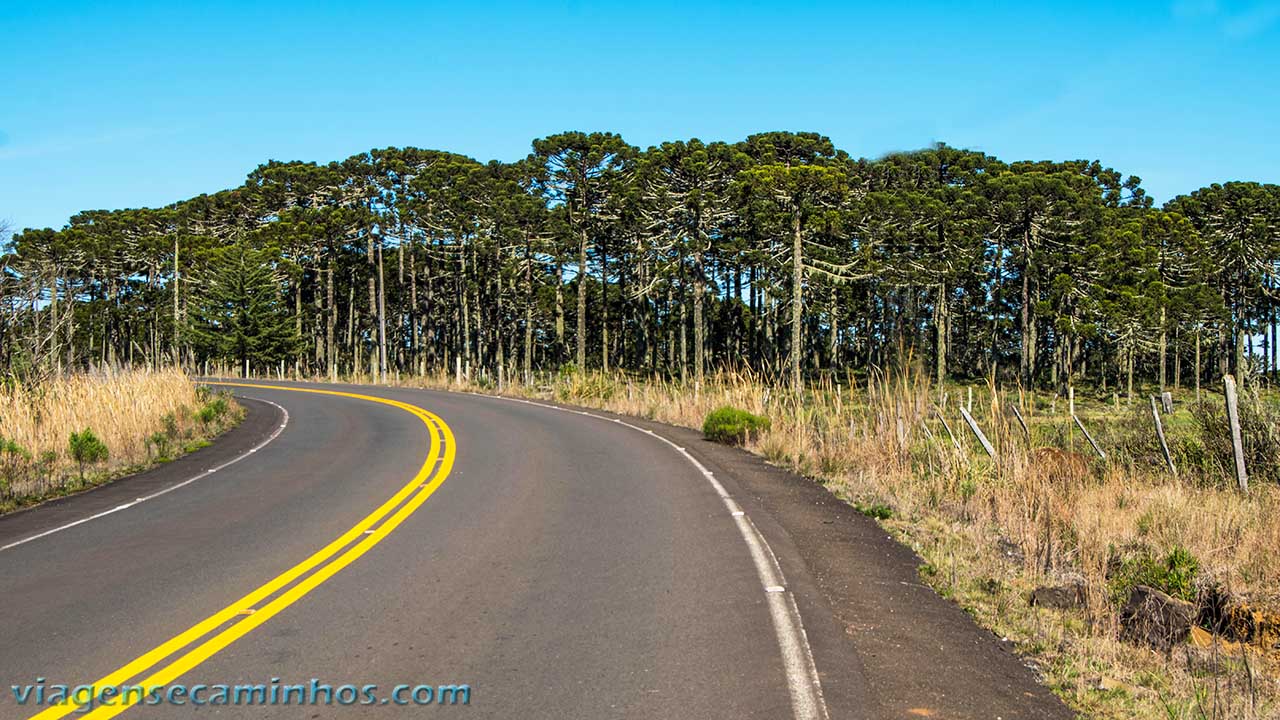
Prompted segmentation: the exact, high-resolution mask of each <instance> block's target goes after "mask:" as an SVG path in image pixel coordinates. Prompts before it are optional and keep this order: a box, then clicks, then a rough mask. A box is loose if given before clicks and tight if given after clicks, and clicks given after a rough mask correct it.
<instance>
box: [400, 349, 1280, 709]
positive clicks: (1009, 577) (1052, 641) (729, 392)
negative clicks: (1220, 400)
mask: <svg viewBox="0 0 1280 720" xmlns="http://www.w3.org/2000/svg"><path fill="white" fill-rule="evenodd" d="M406 382H407V383H411V384H419V385H426V386H433V387H444V388H451V389H468V390H479V391H486V392H494V391H496V388H494V387H493V386H492V384H491V383H487V382H466V383H463V384H462V387H459V385H458V384H457V383H455V382H454V379H453V378H451V377H449V376H447V375H441V376H437V377H433V378H427V379H415V380H412V381H406ZM503 392H504V393H505V394H513V395H523V396H533V397H543V398H553V399H556V400H560V401H564V402H569V403H575V404H580V405H587V406H592V407H598V408H602V409H608V410H612V411H615V412H622V413H628V414H632V415H636V416H640V417H645V418H650V419H654V420H659V421H663V422H667V423H672V424H676V425H683V426H686V427H694V428H697V427H700V426H701V424H702V421H703V419H704V418H705V417H706V415H707V413H709V412H710V411H711V410H713V409H715V408H717V407H720V406H723V405H732V406H735V407H738V408H742V409H744V410H749V411H751V412H753V413H757V414H762V415H766V416H768V417H769V418H770V419H771V420H772V429H771V430H769V431H767V432H764V433H762V434H761V435H760V436H758V437H757V438H755V439H754V441H753V442H752V443H751V445H750V447H749V449H750V450H752V451H754V452H757V453H759V454H761V455H763V456H765V457H766V458H767V459H768V460H770V461H771V462H774V463H776V464H779V465H782V466H785V467H788V468H791V469H793V470H796V471H798V472H800V473H802V474H805V475H807V476H810V477H814V478H817V479H819V480H820V481H821V482H823V483H825V484H826V485H827V486H828V487H829V488H831V489H832V490H833V491H834V492H836V493H837V494H838V495H840V496H842V497H843V498H845V499H846V500H847V501H849V502H851V503H855V504H857V505H859V506H860V507H874V506H887V507H888V508H889V509H890V510H891V512H892V517H891V518H890V519H887V520H885V521H884V524H885V525H886V526H887V527H888V528H890V530H891V531H893V532H894V533H895V534H896V535H897V537H899V538H900V539H901V540H903V541H904V542H906V543H908V544H910V545H911V546H912V547H913V548H915V549H916V550H917V552H919V553H920V554H921V556H922V558H923V559H924V561H925V564H924V566H923V567H922V575H923V576H924V577H925V578H926V579H927V580H928V581H929V582H930V583H931V584H932V585H933V586H934V587H935V588H936V589H937V590H938V591H939V592H940V593H942V594H943V595H945V596H947V597H950V598H952V599H953V600H954V601H956V602H957V603H959V604H961V605H962V606H964V607H965V608H966V609H968V610H969V611H970V612H971V613H972V614H973V615H974V616H975V617H976V618H977V619H978V620H979V622H980V623H982V624H983V625H985V626H986V627H989V628H991V629H992V630H994V631H995V632H997V633H998V634H1000V635H1001V636H1004V637H1008V638H1009V639H1011V640H1013V641H1015V642H1016V643H1017V644H1018V646H1019V648H1020V649H1021V650H1022V651H1023V652H1025V653H1026V654H1027V655H1028V656H1029V657H1030V658H1031V659H1032V660H1033V661H1034V662H1036V664H1037V666H1038V667H1039V668H1040V671H1041V672H1042V674H1043V676H1044V679H1045V681H1046V682H1047V683H1048V684H1049V685H1050V686H1052V687H1053V688H1054V689H1055V690H1056V691H1058V692H1059V693H1060V694H1061V695H1062V696H1063V697H1064V698H1065V699H1066V700H1067V701H1068V702H1069V703H1070V704H1071V705H1073V706H1074V707H1076V708H1078V709H1079V710H1081V711H1082V712H1083V713H1084V714H1085V715H1086V716H1088V717H1100V718H1130V717H1161V718H1203V719H1205V720H1209V719H1217V718H1269V717H1280V680H1278V678H1277V662H1276V653H1275V650H1276V648H1268V647H1253V646H1249V647H1248V648H1247V649H1245V648H1242V646H1240V645H1234V644H1232V645H1223V646H1221V647H1219V646H1214V647H1213V648H1212V649H1199V648H1193V647H1190V646H1188V647H1180V648H1175V649H1174V650H1173V651H1172V652H1170V653H1160V652H1156V651H1152V650H1147V649H1144V648H1139V647H1135V646H1132V645H1129V644H1126V643H1123V642H1121V641H1119V640H1118V639H1117V638H1118V632H1117V623H1118V621H1117V614H1118V609H1119V608H1118V605H1117V603H1118V600H1119V601H1122V600H1123V592H1124V591H1125V590H1126V588H1117V585H1116V579H1115V575H1116V567H1117V565H1118V564H1120V563H1122V562H1124V561H1125V559H1126V558H1131V557H1134V556H1135V555H1138V554H1141V553H1148V554H1151V555H1153V556H1157V557H1159V556H1162V555H1163V554H1165V553H1167V552H1169V551H1170V550H1172V549H1174V548H1183V549H1185V550H1187V551H1189V552H1190V553H1191V554H1192V555H1193V556H1194V557H1195V558H1196V559H1197V560H1198V563H1199V572H1198V575H1197V577H1196V584H1197V587H1199V588H1201V589H1205V588H1211V587H1212V588H1217V589H1219V590H1222V591H1225V592H1228V593H1230V594H1232V595H1233V596H1235V597H1237V598H1245V599H1248V600H1249V601H1250V602H1251V603H1253V604H1254V605H1255V606H1259V607H1264V608H1271V609H1276V608H1277V607H1280V598H1278V597H1277V595H1278V594H1280V552H1277V550H1278V549H1280V491H1278V490H1277V487H1276V486H1275V485H1274V484H1268V483H1256V484H1255V486H1254V488H1253V492H1252V494H1250V495H1249V496H1247V497H1245V496H1242V495H1241V494H1240V493H1238V492H1237V491H1235V490H1234V489H1233V487H1232V486H1231V484H1230V483H1229V482H1228V481H1227V479H1226V478H1225V477H1223V476H1221V474H1220V473H1219V474H1215V473H1214V472H1213V471H1212V467H1211V466H1212V463H1202V464H1201V465H1202V466H1197V467H1184V468H1183V472H1182V473H1181V474H1180V477H1179V479H1173V478H1172V477H1170V476H1169V475H1168V474H1166V473H1165V472H1164V470H1163V468H1162V466H1161V465H1160V462H1161V461H1160V460H1159V456H1154V457H1153V456H1152V454H1151V453H1152V450H1151V448H1152V444H1151V443H1152V442H1153V441H1148V440H1147V439H1145V438H1147V436H1152V437H1153V436H1154V432H1153V430H1152V428H1150V427H1146V426H1144V425H1143V424H1142V422H1143V421H1142V419H1143V417H1144V416H1143V414H1142V412H1143V411H1142V409H1141V408H1136V409H1133V410H1125V409H1123V408H1121V409H1116V408H1114V407H1113V405H1112V404H1111V403H1108V402H1105V401H1103V402H1096V403H1093V405H1092V406H1090V407H1088V408H1087V411H1086V410H1085V409H1082V410H1081V414H1082V415H1084V416H1085V418H1086V422H1090V423H1099V424H1100V423H1102V422H1103V421H1104V420H1108V419H1109V420H1111V421H1115V422H1112V423H1110V426H1109V427H1106V428H1098V427H1095V428H1094V434H1095V436H1097V437H1098V438H1099V442H1100V443H1101V444H1103V445H1104V446H1109V447H1112V452H1111V453H1110V455H1109V459H1108V461H1107V462H1103V461H1101V460H1099V459H1097V458H1096V457H1094V456H1093V455H1092V450H1091V449H1090V448H1089V446H1088V445H1087V444H1086V442H1085V441H1084V440H1083V438H1082V437H1081V436H1080V434H1079V433H1078V431H1076V430H1075V429H1074V428H1072V427H1071V425H1070V422H1069V420H1068V419H1067V415H1066V412H1067V409H1066V402H1065V400H1061V399H1059V400H1057V401H1056V402H1054V401H1052V400H1049V399H1046V398H1035V397H1031V396H1030V395H1028V394H1025V393H1018V392H1010V393H1002V392H998V391H996V390H995V389H994V388H993V387H986V388H983V387H978V388H977V389H976V392H975V391H974V389H959V390H958V389H956V388H951V393H952V396H951V397H950V398H945V397H939V393H937V390H936V389H935V388H933V387H931V386H930V384H929V383H928V382H927V381H924V380H923V379H922V378H921V377H919V375H918V374H912V373H907V374H904V375H900V376H897V377H894V378H884V377H881V378H873V379H872V380H869V381H868V380H863V381H861V382H854V381H852V380H851V379H848V378H846V379H845V381H844V382H838V383H837V382H831V381H827V382H824V383H821V384H819V385H818V386H816V387H813V388H811V389H810V390H809V391H808V392H807V393H806V396H805V397H804V399H803V400H802V401H798V400H797V399H795V398H794V397H793V396H792V395H790V394H789V393H787V392H786V391H785V390H781V389H778V388H771V387H769V386H768V385H767V384H766V383H764V382H762V381H761V378H759V377H755V376H752V375H750V374H740V373H736V374H735V373H727V374H720V375H716V376H714V377H712V378H709V379H708V381H707V383H706V385H705V387H702V388H692V389H691V388H689V387H687V386H684V385H681V384H679V383H673V382H670V381H667V380H664V379H662V378H657V377H655V378H648V379H641V378H635V377H627V376H623V375H611V376H601V375H598V374H597V375H592V374H585V375H565V376H561V377H552V378H545V379H544V380H543V381H542V383H541V384H539V385H535V386H529V387H526V386H521V385H515V384H508V385H507V386H506V387H505V388H503ZM970 393H972V397H973V400H972V403H973V404H972V409H971V412H972V415H973V416H974V417H975V419H976V421H977V422H978V423H979V425H980V426H981V427H982V428H983V429H984V431H985V432H986V433H987V434H988V435H989V437H990V439H991V441H992V443H993V444H994V446H995V448H996V457H995V458H994V459H993V458H989V457H987V455H986V453H985V452H984V451H983V450H982V449H981V446H980V445H979V444H978V443H977V441H976V440H975V439H974V436H973V434H972V433H971V432H970V431H969V429H968V427H967V426H966V425H965V424H964V421H963V420H962V419H961V416H960V414H959V405H960V403H961V402H964V403H965V404H966V405H967V404H968V403H969V397H970ZM1010 404H1017V405H1018V406H1019V407H1020V408H1021V409H1022V412H1023V414H1024V416H1025V417H1026V420H1027V422H1028V424H1029V426H1030V430H1031V433H1030V435H1031V439H1028V438H1026V437H1025V436H1024V434H1023V432H1022V430H1021V427H1020V426H1019V425H1018V424H1017V421H1016V419H1014V418H1013V417H1012V416H1011V413H1010V412H1009V411H1008V410H1007V408H1008V407H1009V405H1010ZM1079 404H1080V405H1082V406H1087V403H1086V402H1085V401H1083V400H1082V402H1081V403H1079ZM1051 408H1052V410H1053V411H1055V412H1050V409H1051ZM940 411H941V412H940ZM1126 413H1129V414H1127V415H1126ZM940 414H941V416H942V417H945V418H946V421H947V423H948V424H949V425H950V429H951V431H952V433H954V437H955V438H956V442H958V443H959V445H960V449H959V450H957V449H956V447H955V446H954V444H953V441H952V440H951V436H949V434H948V432H947V429H946V428H945V427H944V425H943V422H942V420H941V419H940V417H939V415H940ZM1169 417H1170V420H1171V422H1172V424H1173V425H1175V426H1177V423H1178V422H1182V421H1185V422H1183V424H1184V425H1189V424H1190V423H1189V419H1190V411H1188V410H1185V409H1180V410H1179V411H1178V413H1175V415H1174V416H1169ZM1145 421H1146V423H1148V424H1150V422H1151V418H1150V415H1149V414H1148V415H1146V416H1145ZM1170 432H1171V435H1173V436H1174V437H1175V440H1176V441H1177V442H1184V441H1185V443H1184V444H1186V445H1187V446H1188V447H1191V448H1192V449H1193V450H1194V449H1195V447H1197V444H1196V442H1194V438H1193V437H1190V436H1187V437H1181V436H1179V435H1178V433H1179V432H1182V431H1181V430H1178V429H1177V428H1176V427H1172V428H1170ZM1116 444H1125V445H1126V447H1122V448H1118V449H1117V448H1116V447H1115V445H1116ZM1033 446H1034V447H1033ZM1045 446H1053V447H1056V449H1052V450H1045V449H1043V448H1044V447H1045ZM1156 447H1158V446H1156ZM1193 456H1194V453H1192V454H1191V455H1189V457H1193ZM1179 459H1180V461H1181V460H1182V459H1183V458H1182V457H1181V456H1180V458H1179ZM1206 468H1210V469H1206ZM1071 581H1081V582H1083V583H1084V586H1085V588H1086V603H1085V607H1084V608H1082V609H1080V610H1072V611H1057V610H1049V609H1043V608H1036V607H1031V606H1030V605H1029V604H1028V602H1027V596H1028V594H1029V593H1030V591H1031V590H1032V589H1034V588H1035V587H1036V586H1038V585H1041V584H1050V583H1061V582H1071Z"/></svg>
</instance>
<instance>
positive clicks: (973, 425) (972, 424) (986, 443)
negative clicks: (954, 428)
mask: <svg viewBox="0 0 1280 720" xmlns="http://www.w3.org/2000/svg"><path fill="white" fill-rule="evenodd" d="M960 415H961V417H963V418H964V421H965V422H967V423H969V429H970V430H972V431H973V434H974V435H977V436H978V442H980V443H982V449H983V450H986V451H987V454H988V455H990V456H991V457H993V458H994V457H995V456H996V449H995V448H993V447H991V441H990V440H988V439H987V436H986V435H984V434H982V428H980V427H978V423H977V421H976V420H974V419H973V416H972V415H970V414H969V411H968V410H967V409H965V408H964V407H963V406H961V408H960Z"/></svg>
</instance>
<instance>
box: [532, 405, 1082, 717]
mask: <svg viewBox="0 0 1280 720" xmlns="http://www.w3.org/2000/svg"><path fill="white" fill-rule="evenodd" d="M545 404H548V405H555V406H557V407H562V408H564V409H569V410H588V411H589V412H591V413H592V414H595V415H600V416H603V417H609V418H618V419H623V420H626V421H627V422H629V423H631V424H634V425H637V426H640V427H642V428H645V429H648V430H652V431H653V432H655V433H656V434H658V435H661V436H663V437H665V438H667V439H669V440H671V441H672V442H675V443H676V444H678V445H680V446H681V447H684V448H686V449H687V450H688V452H689V453H691V454H692V455H693V456H694V457H696V458H697V459H698V460H699V461H700V462H702V463H703V464H704V465H706V466H707V467H708V468H709V469H710V470H711V471H712V472H713V473H715V475H716V477H717V478H718V479H720V480H721V482H722V483H723V484H724V485H725V486H726V489H727V490H728V491H729V493H730V494H731V495H733V496H734V498H735V499H736V500H737V501H738V503H739V504H740V505H741V506H742V507H743V509H744V510H746V511H747V513H748V515H749V516H750V517H751V518H752V519H753V521H754V522H755V524H756V526H757V527H758V528H759V530H760V531H761V533H762V534H763V535H764V537H765V539H766V540H767V541H768V543H769V545H770V546H771V547H772V549H773V551H774V553H775V554H776V555H777V557H778V561H779V563H780V565H781V567H782V569H783V571H784V573H785V574H786V576H787V579H788V583H789V584H790V585H791V587H792V590H793V591H794V595H795V597H796V601H797V604H798V605H799V608H800V612H801V615H802V616H803V618H804V623H805V628H806V631H807V635H808V639H809V642H810V645H811V646H812V650H813V653H814V657H815V661H816V664H817V667H818V670H819V673H820V676H821V681H822V683H823V693H824V695H825V696H826V699H827V703H828V705H829V707H830V708H831V711H832V712H831V715H832V717H851V716H857V717H883V718H900V717H940V718H995V717H1000V718H1004V719H1005V720H1009V719H1011V718H1035V719H1046V720H1047V719H1055V720H1056V719H1059V718H1061V719H1066V718H1072V717H1074V716H1075V715H1074V713H1073V712H1072V711H1071V710H1070V709H1069V708H1068V707H1067V706H1066V705H1065V704H1064V703H1063V702H1062V701H1061V700H1059V699H1058V698H1057V697H1056V696H1055V695H1053V693H1052V692H1050V691H1049V690H1048V688H1046V687H1045V686H1043V685H1042V684H1040V682H1039V679H1038V677H1037V675H1036V673H1035V671H1034V670H1033V669H1031V668H1030V667H1029V666H1028V665H1027V664H1026V661H1025V660H1024V659H1023V658H1021V657H1019V656H1018V655H1017V654H1016V653H1014V652H1013V650H1012V648H1011V647H1010V646H1009V645H1008V644H1007V643H1005V642H1002V641H1001V640H1000V639H999V638H997V637H996V636H994V635H993V634H992V633H991V632H990V631H988V630H985V629H983V628H982V627H980V626H979V625H978V624H977V623H976V622H975V621H974V620H973V618H971V617H970V616H969V615H968V614H966V613H965V612H964V611H963V610H962V609H961V608H959V607H958V606H956V605H955V604H953V603H951V602H949V601H947V600H945V599H944V598H942V597H940V596H938V595H937V594H936V593H935V592H934V591H933V590H932V589H931V588H929V587H928V586H927V585H925V584H924V583H923V582H922V581H921V580H920V577H919V573H918V568H919V566H920V565H921V563H922V562H923V561H922V560H921V559H920V557H919V556H918V555H916V554H915V552H913V551H912V550H911V549H909V548H907V547H906V546H904V545H902V544H901V543H899V542H897V541H896V540H894V539H893V538H892V537H890V536H889V534H888V533H887V532H886V531H885V530H884V529H883V528H881V527H880V526H879V525H878V524H877V523H876V522H875V521H874V520H873V519H871V518H868V517H866V516H864V515H863V514H861V513H859V512H858V511H857V510H855V509H854V508H852V507H850V506H849V505H848V504H847V503H845V502H843V501H841V500H840V499H839V498H837V497H835V496H834V495H833V494H832V493H831V492H830V491H828V490H827V489H826V488H824V487H823V486H822V485H820V484H819V483H817V482H815V481H813V480H811V479H807V478H804V477H801V476H799V475H797V474H795V473H792V472H790V471H787V470H783V469H781V468H778V467H775V466H773V465H770V464H769V463H767V462H766V461H765V460H764V459H763V458H761V457H759V456H756V455H752V454H751V453H748V452H746V451H744V450H741V449H738V448H732V447H728V446H724V445H719V444H717V443H712V442H709V441H707V440H705V439H704V438H703V437H702V434H701V433H699V432H697V431H694V430H690V429H687V428H681V427H676V426H672V425H667V424H664V423H659V422H654V421H648V420H642V419H638V418H635V417H632V416H625V415H619V414H616V413H610V412H607V411H602V410H596V409H590V408H578V407H576V406H568V405H563V404H560V403H545ZM850 648H852V653H850V652H849V651H850ZM845 713H848V714H845Z"/></svg>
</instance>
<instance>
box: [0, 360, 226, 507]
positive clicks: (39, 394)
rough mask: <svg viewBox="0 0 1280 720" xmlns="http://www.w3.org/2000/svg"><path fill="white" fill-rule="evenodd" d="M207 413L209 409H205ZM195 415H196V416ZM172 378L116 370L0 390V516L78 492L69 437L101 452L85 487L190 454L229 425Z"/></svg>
mask: <svg viewBox="0 0 1280 720" xmlns="http://www.w3.org/2000/svg"><path fill="white" fill-rule="evenodd" d="M207 407H209V408H210V409H205V408H207ZM202 410H203V413H202V412H201V411H202ZM234 414H235V410H234V409H233V408H232V407H231V406H230V405H229V403H228V401H226V400H220V401H218V402H216V403H214V404H213V405H212V406H210V401H209V398H207V397H206V396H205V394H204V393H202V392H200V391H198V389H197V387H196V385H195V384H194V383H193V382H192V381H191V380H190V379H189V378H188V377H187V376H186V375H185V374H184V373H182V372H181V371H180V370H175V369H165V370H119V371H107V372H101V373H94V374H76V375H69V376H63V377H55V378H52V379H50V380H48V381H46V382H43V383H41V384H38V385H13V386H8V387H0V440H2V441H3V447H2V448H0V511H3V510H6V509H13V508H14V507H17V506H21V505H24V504H30V503H31V502H36V501H39V500H40V499H42V498H44V497H48V496H50V495H56V494H60V493H62V492H67V491H74V490H77V489H80V487H81V486H82V485H83V484H85V483H81V482H80V467H79V464H78V463H77V462H76V460H75V459H74V458H73V457H72V456H71V454H70V450H69V443H68V441H69V438H70V435H71V433H72V432H79V431H82V430H85V429H89V430H91V431H92V432H93V433H94V435H96V436H97V437H98V438H99V439H100V440H101V441H102V443H103V444H104V445H105V446H106V448H107V450H108V453H109V455H108V459H107V460H106V462H104V463H100V464H95V465H94V466H93V467H91V468H90V469H91V471H92V472H91V474H90V476H89V477H88V478H86V483H93V482H99V481H101V480H103V479H106V478H108V477H110V476H111V475H113V474H115V473H118V472H120V471H122V470H124V469H131V468H136V467H139V466H141V465H145V464H147V463H148V462H150V461H153V460H157V459H166V458H169V457H172V456H173V455H176V454H177V453H180V452H182V451H184V450H186V449H190V448H191V447H192V446H194V445H198V444H200V443H202V442H203V441H205V440H207V439H208V438H209V437H211V436H212V435H214V434H217V433H218V432H220V431H221V430H222V429H224V427H225V426H226V425H227V424H229V423H230V422H233V421H234V417H233V415H234Z"/></svg>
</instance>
